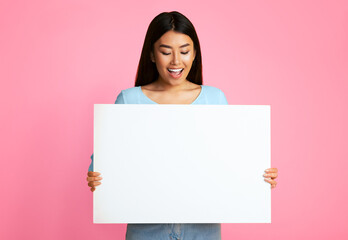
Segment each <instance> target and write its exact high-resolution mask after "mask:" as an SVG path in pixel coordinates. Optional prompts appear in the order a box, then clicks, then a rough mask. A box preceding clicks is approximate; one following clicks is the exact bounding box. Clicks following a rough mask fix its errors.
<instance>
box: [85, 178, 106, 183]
mask: <svg viewBox="0 0 348 240" xmlns="http://www.w3.org/2000/svg"><path fill="white" fill-rule="evenodd" d="M102 179H103V178H102V177H87V182H91V181H99V180H102Z"/></svg>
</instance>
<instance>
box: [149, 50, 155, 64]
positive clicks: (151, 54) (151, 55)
mask: <svg viewBox="0 0 348 240" xmlns="http://www.w3.org/2000/svg"><path fill="white" fill-rule="evenodd" d="M150 57H151V61H152V62H155V57H154V56H153V52H151V53H150Z"/></svg>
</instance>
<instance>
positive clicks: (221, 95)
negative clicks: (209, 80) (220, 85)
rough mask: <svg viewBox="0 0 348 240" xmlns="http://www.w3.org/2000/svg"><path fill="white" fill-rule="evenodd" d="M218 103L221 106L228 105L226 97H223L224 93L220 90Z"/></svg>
mask: <svg viewBox="0 0 348 240" xmlns="http://www.w3.org/2000/svg"><path fill="white" fill-rule="evenodd" d="M219 103H220V104H221V105H228V102H227V99H226V96H225V94H224V92H223V91H221V90H220V101H219Z"/></svg>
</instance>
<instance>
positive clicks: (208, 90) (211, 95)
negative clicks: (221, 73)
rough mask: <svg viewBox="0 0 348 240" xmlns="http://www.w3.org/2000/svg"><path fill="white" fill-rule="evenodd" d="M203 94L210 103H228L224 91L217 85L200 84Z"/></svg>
mask: <svg viewBox="0 0 348 240" xmlns="http://www.w3.org/2000/svg"><path fill="white" fill-rule="evenodd" d="M202 86H203V87H204V94H205V96H206V98H207V100H208V102H210V104H228V103H227V100H226V97H225V94H224V92H223V91H222V90H221V89H220V88H217V87H213V86H207V85H202Z"/></svg>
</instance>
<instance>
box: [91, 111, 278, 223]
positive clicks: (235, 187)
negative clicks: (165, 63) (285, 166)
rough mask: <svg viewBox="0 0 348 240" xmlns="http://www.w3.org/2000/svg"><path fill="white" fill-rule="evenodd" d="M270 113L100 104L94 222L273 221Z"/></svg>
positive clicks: (96, 125) (96, 120)
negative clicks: (268, 173)
mask: <svg viewBox="0 0 348 240" xmlns="http://www.w3.org/2000/svg"><path fill="white" fill-rule="evenodd" d="M270 111H271V108H270V106H269V105H186V104H184V105H180V104H95V105H94V171H96V172H100V173H101V176H102V177H103V180H102V181H101V182H102V184H101V185H100V186H98V187H97V188H96V191H95V192H94V194H93V196H94V202H93V218H94V223H270V222H271V188H270V184H269V183H267V182H265V181H264V177H263V174H264V170H265V169H267V168H270V166H271V155H270V153H271V126H270Z"/></svg>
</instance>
